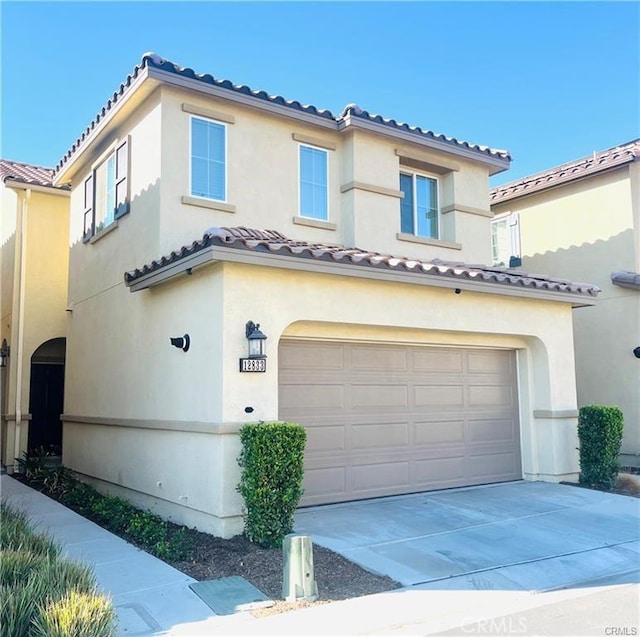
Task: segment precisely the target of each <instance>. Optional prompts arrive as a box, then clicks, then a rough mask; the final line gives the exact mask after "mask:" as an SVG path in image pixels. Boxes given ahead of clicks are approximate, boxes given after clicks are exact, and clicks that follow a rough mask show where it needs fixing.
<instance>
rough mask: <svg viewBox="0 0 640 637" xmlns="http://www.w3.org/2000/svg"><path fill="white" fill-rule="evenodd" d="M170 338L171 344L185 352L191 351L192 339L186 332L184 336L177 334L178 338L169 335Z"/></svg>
mask: <svg viewBox="0 0 640 637" xmlns="http://www.w3.org/2000/svg"><path fill="white" fill-rule="evenodd" d="M169 340H170V341H171V345H173V346H174V347H177V348H179V349H181V350H182V351H183V352H188V351H189V347H190V345H191V339H190V338H189V335H188V334H185V335H184V336H177V337H176V338H172V337H169Z"/></svg>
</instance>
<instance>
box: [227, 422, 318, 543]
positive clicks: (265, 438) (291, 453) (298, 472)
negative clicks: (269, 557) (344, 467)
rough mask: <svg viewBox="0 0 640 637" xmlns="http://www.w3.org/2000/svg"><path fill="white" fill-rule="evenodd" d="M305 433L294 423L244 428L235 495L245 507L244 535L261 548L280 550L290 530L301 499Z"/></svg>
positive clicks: (250, 425) (251, 425)
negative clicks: (275, 547) (241, 499)
mask: <svg viewBox="0 0 640 637" xmlns="http://www.w3.org/2000/svg"><path fill="white" fill-rule="evenodd" d="M306 440H307V432H306V430H305V429H304V427H302V426H300V425H297V424H294V423H284V422H273V423H260V424H248V425H244V426H243V427H242V428H241V429H240V441H241V443H242V451H241V453H240V457H239V458H238V463H239V464H240V466H241V467H242V476H241V478H240V484H239V485H238V491H239V492H240V493H241V495H242V497H243V498H244V502H245V506H246V515H245V527H244V532H245V535H246V536H247V538H248V539H249V540H250V541H252V542H256V543H257V544H260V545H262V546H279V545H281V543H282V540H283V538H284V536H285V535H286V534H287V533H290V532H291V531H292V529H293V514H294V511H295V510H296V507H297V506H298V502H299V501H300V497H301V496H302V493H303V489H302V477H303V471H304V468H303V462H304V447H305V443H306Z"/></svg>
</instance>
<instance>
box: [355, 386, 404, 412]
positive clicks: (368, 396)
mask: <svg viewBox="0 0 640 637" xmlns="http://www.w3.org/2000/svg"><path fill="white" fill-rule="evenodd" d="M349 398H350V400H349V403H350V405H351V407H356V408H358V407H366V408H367V409H369V408H371V407H407V406H408V404H409V391H408V388H407V386H406V385H374V384H367V385H351V386H350V387H349Z"/></svg>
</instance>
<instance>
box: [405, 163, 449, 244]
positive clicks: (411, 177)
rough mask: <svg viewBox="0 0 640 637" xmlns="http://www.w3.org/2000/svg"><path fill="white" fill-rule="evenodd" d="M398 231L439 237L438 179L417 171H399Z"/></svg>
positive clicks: (430, 237) (427, 236) (431, 237)
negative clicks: (400, 197)
mask: <svg viewBox="0 0 640 637" xmlns="http://www.w3.org/2000/svg"><path fill="white" fill-rule="evenodd" d="M400 191H401V192H402V194H403V195H404V196H403V198H402V199H401V200H400V232H402V233H405V234H413V235H416V236H418V237H426V238H428V239H438V238H439V233H440V229H439V225H440V224H439V216H440V204H439V196H438V180H437V179H436V178H435V177H429V176H427V175H420V174H418V173H408V172H401V173H400Z"/></svg>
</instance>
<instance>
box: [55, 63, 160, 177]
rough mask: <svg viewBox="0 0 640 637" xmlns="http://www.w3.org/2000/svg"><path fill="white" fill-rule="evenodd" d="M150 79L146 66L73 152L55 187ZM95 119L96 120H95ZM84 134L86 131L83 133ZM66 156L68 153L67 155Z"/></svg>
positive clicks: (58, 174) (58, 175)
mask: <svg viewBox="0 0 640 637" xmlns="http://www.w3.org/2000/svg"><path fill="white" fill-rule="evenodd" d="M148 77H149V67H148V66H145V67H144V68H143V69H141V70H140V72H139V73H138V77H136V78H135V79H134V80H132V82H131V84H130V85H129V86H128V87H127V88H126V89H125V91H124V93H123V94H122V95H121V96H120V97H118V101H117V102H116V103H115V105H114V106H112V107H111V108H110V109H109V110H108V111H107V112H106V113H105V116H104V117H103V118H102V119H101V120H100V123H99V124H98V125H97V126H96V127H95V128H94V129H93V130H92V131H91V132H90V133H89V134H88V135H87V136H86V137H85V138H84V139H83V140H82V141H81V142H80V144H79V146H78V148H76V150H74V151H73V153H72V154H71V157H69V159H68V160H67V161H66V162H65V163H64V165H63V166H62V168H61V169H60V172H58V173H57V174H56V175H55V176H54V178H53V183H54V185H61V184H64V183H65V181H66V180H65V176H66V175H67V174H68V173H69V172H70V170H71V169H72V168H73V167H74V166H75V164H76V163H77V162H78V160H79V158H80V156H81V155H82V154H83V152H84V150H85V149H86V148H87V146H89V145H90V144H91V143H92V142H93V141H94V140H95V139H96V138H97V137H98V136H99V135H100V134H101V133H102V131H104V129H105V128H106V127H107V126H108V125H109V122H111V120H112V119H113V118H114V117H115V116H116V115H117V114H118V113H119V112H120V111H121V110H122V109H123V108H124V106H125V105H126V104H127V102H128V101H129V100H130V99H131V97H132V96H133V95H134V93H136V92H137V91H138V89H139V88H140V85H141V84H142V83H143V82H144V81H145V80H146V79H147V78H148ZM94 119H95V118H94ZM83 132H84V131H83ZM80 136H81V135H80ZM65 155H66V153H65Z"/></svg>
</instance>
